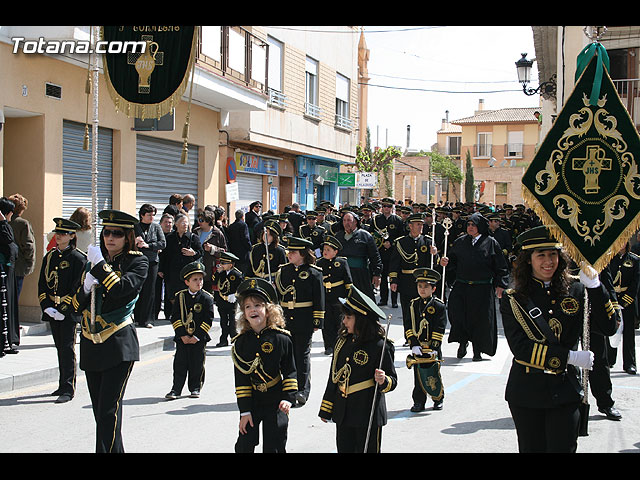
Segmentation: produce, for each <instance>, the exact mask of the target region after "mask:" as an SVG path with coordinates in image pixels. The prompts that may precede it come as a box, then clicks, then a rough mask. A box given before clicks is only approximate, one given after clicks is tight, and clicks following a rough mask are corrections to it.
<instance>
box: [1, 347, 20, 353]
mask: <svg viewBox="0 0 640 480" xmlns="http://www.w3.org/2000/svg"><path fill="white" fill-rule="evenodd" d="M4 353H9V354H17V353H20V352H19V351H18V349H17V348H16V347H11V348H8V349H6V350H5V351H4Z"/></svg>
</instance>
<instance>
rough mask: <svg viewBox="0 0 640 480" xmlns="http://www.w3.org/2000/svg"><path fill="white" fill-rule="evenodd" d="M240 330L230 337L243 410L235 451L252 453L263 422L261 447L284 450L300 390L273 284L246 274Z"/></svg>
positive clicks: (290, 342) (241, 410) (280, 451)
mask: <svg viewBox="0 0 640 480" xmlns="http://www.w3.org/2000/svg"><path fill="white" fill-rule="evenodd" d="M238 296H239V300H238V304H239V306H240V312H241V314H240V316H239V317H238V327H239V330H240V333H239V334H238V336H237V337H235V338H234V339H233V340H232V342H233V345H232V348H231V358H232V360H233V364H234V367H235V368H234V375H235V384H236V398H237V402H238V408H239V410H240V424H239V428H238V429H239V435H238V440H237V442H236V446H235V451H236V453H253V451H254V449H255V447H256V446H257V445H258V443H259V432H258V428H259V426H260V423H262V435H263V441H264V443H263V451H264V452H265V453H285V448H286V443H287V431H288V427H289V410H290V408H291V405H292V404H293V403H294V402H295V395H296V392H297V391H298V381H297V375H296V366H295V361H294V357H293V343H292V341H291V336H290V334H289V332H288V331H287V330H285V329H284V315H283V313H282V307H280V305H278V304H277V295H276V291H275V289H274V288H273V286H272V285H271V284H270V283H269V282H268V281H266V280H264V279H261V278H248V279H246V280H245V281H244V282H242V284H241V285H240V286H239V287H238Z"/></svg>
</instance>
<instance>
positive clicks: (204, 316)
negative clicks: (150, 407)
mask: <svg viewBox="0 0 640 480" xmlns="http://www.w3.org/2000/svg"><path fill="white" fill-rule="evenodd" d="M204 275H205V266H204V264H203V263H201V262H192V263H189V264H187V265H185V267H184V268H183V269H182V270H181V272H180V276H181V277H182V278H183V279H184V283H185V285H187V287H188V288H186V289H184V290H180V291H179V292H178V293H176V296H175V301H174V303H173V313H172V314H171V323H172V325H173V330H174V331H175V337H174V341H175V342H176V354H175V357H174V359H173V387H172V388H171V391H170V392H169V393H167V394H166V395H165V398H166V399H168V400H175V399H176V398H178V397H179V396H180V394H181V392H182V387H183V386H184V383H185V381H186V380H187V376H188V378H189V380H188V387H189V391H190V392H191V395H190V397H191V398H198V397H199V396H200V389H201V388H202V385H203V384H204V363H205V359H206V351H205V347H206V345H207V342H208V341H209V340H211V337H210V336H209V329H210V328H211V325H212V323H213V296H212V295H211V294H210V293H209V292H207V291H206V290H204V289H203V288H202V285H203V284H204Z"/></svg>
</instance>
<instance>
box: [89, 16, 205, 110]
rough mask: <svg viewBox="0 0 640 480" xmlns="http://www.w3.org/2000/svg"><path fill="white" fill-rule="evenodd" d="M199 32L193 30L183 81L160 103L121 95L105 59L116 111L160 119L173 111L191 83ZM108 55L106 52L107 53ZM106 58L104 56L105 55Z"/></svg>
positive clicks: (105, 74) (107, 77) (102, 36)
mask: <svg viewBox="0 0 640 480" xmlns="http://www.w3.org/2000/svg"><path fill="white" fill-rule="evenodd" d="M198 32H199V27H198V26H196V28H195V29H194V31H193V39H192V41H191V54H190V56H189V65H188V66H187V68H186V70H185V74H184V78H183V79H182V82H181V83H180V85H179V86H178V88H177V89H176V91H175V92H173V94H172V95H171V96H169V97H167V98H166V99H164V100H163V101H162V102H159V103H149V104H144V103H135V102H129V101H128V100H125V99H124V98H122V97H121V96H120V94H119V93H118V92H117V91H116V90H115V88H114V87H113V84H112V82H111V78H110V77H109V71H108V69H107V68H105V65H106V61H103V71H104V76H105V80H106V83H107V90H108V91H109V95H111V99H112V100H113V103H114V105H115V108H116V112H123V113H124V114H125V115H126V116H127V117H129V118H130V117H135V118H140V119H142V120H145V119H147V118H155V119H158V118H160V117H163V116H165V115H166V114H168V113H171V112H172V111H173V109H174V108H175V106H176V105H177V104H178V103H180V100H181V99H182V95H183V94H184V92H185V90H186V89H187V85H188V84H189V77H190V76H191V70H192V68H193V66H194V63H195V61H196V51H197V48H198ZM100 39H101V40H104V29H103V27H100ZM105 55H106V54H105ZM103 58H104V56H103Z"/></svg>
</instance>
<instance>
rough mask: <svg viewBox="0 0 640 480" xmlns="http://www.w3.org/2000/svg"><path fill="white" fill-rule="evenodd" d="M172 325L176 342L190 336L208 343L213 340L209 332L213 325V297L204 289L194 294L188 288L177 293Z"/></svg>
mask: <svg viewBox="0 0 640 480" xmlns="http://www.w3.org/2000/svg"><path fill="white" fill-rule="evenodd" d="M171 325H172V326H173V331H174V332H175V337H174V341H175V342H179V341H181V340H180V338H181V337H183V336H185V335H188V336H193V337H196V338H197V339H198V340H199V341H204V342H205V343H207V342H208V341H209V340H211V337H210V336H209V330H210V329H211V326H212V325H213V295H211V294H210V293H209V292H207V291H206V290H204V289H202V290H199V291H197V292H196V293H195V294H192V293H191V292H190V291H189V289H188V288H185V289H184V290H180V291H179V292H178V293H176V297H175V302H174V303H173V311H172V312H171Z"/></svg>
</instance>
